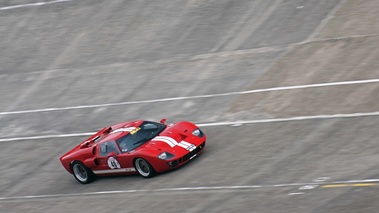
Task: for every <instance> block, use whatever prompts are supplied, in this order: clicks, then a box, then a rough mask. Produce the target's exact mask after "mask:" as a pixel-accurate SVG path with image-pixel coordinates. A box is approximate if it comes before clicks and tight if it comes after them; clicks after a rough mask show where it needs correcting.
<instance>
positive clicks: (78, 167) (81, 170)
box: [71, 161, 95, 184]
mask: <svg viewBox="0 0 379 213" xmlns="http://www.w3.org/2000/svg"><path fill="white" fill-rule="evenodd" d="M71 169H72V174H73V175H74V177H75V179H76V180H77V181H79V183H81V184H87V183H90V182H92V181H93V180H94V179H95V175H94V174H93V172H92V171H91V170H90V169H89V168H87V167H86V166H85V165H84V164H82V163H81V162H79V161H75V162H74V163H72V166H71Z"/></svg>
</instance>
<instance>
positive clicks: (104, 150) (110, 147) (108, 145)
mask: <svg viewBox="0 0 379 213" xmlns="http://www.w3.org/2000/svg"><path fill="white" fill-rule="evenodd" d="M111 152H114V153H116V154H117V155H118V154H120V151H119V150H118V148H117V145H116V143H115V142H114V141H108V142H104V143H101V144H100V148H99V155H100V156H107V155H108V154H109V153H111Z"/></svg>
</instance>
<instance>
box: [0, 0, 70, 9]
mask: <svg viewBox="0 0 379 213" xmlns="http://www.w3.org/2000/svg"><path fill="white" fill-rule="evenodd" d="M69 1H73V0H55V1H46V2H36V3H30V4H19V5H13V6H8V7H0V10H12V9H17V8H22V7H35V6H42V5H48V4H56V3H61V2H69Z"/></svg>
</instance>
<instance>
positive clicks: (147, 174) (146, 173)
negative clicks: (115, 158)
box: [134, 158, 155, 178]
mask: <svg viewBox="0 0 379 213" xmlns="http://www.w3.org/2000/svg"><path fill="white" fill-rule="evenodd" d="M134 167H135V168H136V170H137V172H138V173H139V174H140V175H141V176H142V177H144V178H151V177H153V176H154V175H155V170H154V168H153V167H152V166H151V165H150V163H149V162H147V161H146V160H145V159H143V158H137V159H136V160H135V161H134Z"/></svg>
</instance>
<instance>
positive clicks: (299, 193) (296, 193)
mask: <svg viewBox="0 0 379 213" xmlns="http://www.w3.org/2000/svg"><path fill="white" fill-rule="evenodd" d="M303 194H304V192H294V193H289V194H288V195H290V196H293V195H303Z"/></svg>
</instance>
